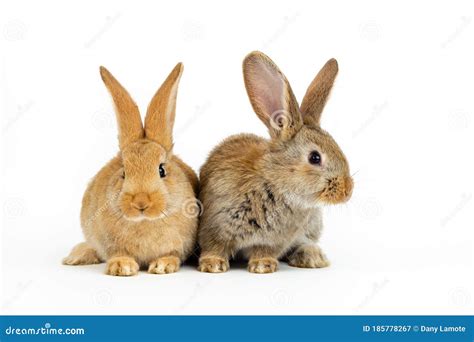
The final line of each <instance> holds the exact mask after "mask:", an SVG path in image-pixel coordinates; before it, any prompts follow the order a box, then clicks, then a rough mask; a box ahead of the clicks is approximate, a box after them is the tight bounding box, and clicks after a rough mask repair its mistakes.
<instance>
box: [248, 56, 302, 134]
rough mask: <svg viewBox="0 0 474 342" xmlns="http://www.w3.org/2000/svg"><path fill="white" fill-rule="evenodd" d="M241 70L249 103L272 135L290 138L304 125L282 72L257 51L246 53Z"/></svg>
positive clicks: (296, 103)
mask: <svg viewBox="0 0 474 342" xmlns="http://www.w3.org/2000/svg"><path fill="white" fill-rule="evenodd" d="M243 70H244V82H245V88H246V89H247V94H248V96H249V98H250V103H251V104H252V107H253V109H254V111H255V113H256V114H257V116H258V117H259V118H260V120H262V121H263V123H264V124H265V125H266V126H267V127H268V129H269V131H270V135H271V137H272V138H278V139H281V140H288V139H291V137H293V136H294V134H295V133H296V132H297V131H298V130H299V129H300V128H301V127H302V126H303V119H302V116H301V113H300V110H299V106H298V102H297V101H296V99H295V95H294V94H293V91H292V90H291V87H290V84H289V83H288V80H287V79H286V77H285V75H283V73H282V72H281V71H280V70H279V69H278V67H277V66H276V65H275V63H273V61H272V60H271V59H270V58H269V57H268V56H266V55H265V54H263V53H262V52H259V51H254V52H251V53H250V54H248V55H247V57H245V59H244V63H243Z"/></svg>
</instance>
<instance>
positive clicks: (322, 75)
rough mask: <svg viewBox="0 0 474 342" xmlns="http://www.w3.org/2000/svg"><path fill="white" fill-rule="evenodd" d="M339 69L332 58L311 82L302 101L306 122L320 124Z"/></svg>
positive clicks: (314, 124) (302, 110)
mask: <svg viewBox="0 0 474 342" xmlns="http://www.w3.org/2000/svg"><path fill="white" fill-rule="evenodd" d="M338 71H339V67H338V65H337V61H336V60H335V59H334V58H332V59H330V60H329V61H327V62H326V64H325V65H324V66H323V67H322V69H321V70H320V71H319V72H318V74H317V75H316V77H315V78H314V80H313V82H311V84H310V86H309V87H308V90H307V91H306V95H305V96H304V98H303V102H302V103H301V112H302V113H303V120H304V123H305V124H307V125H313V126H319V124H320V119H321V113H322V111H323V109H324V106H325V105H326V101H327V100H328V98H329V94H330V93H331V89H332V86H333V84H334V80H335V79H336V76H337V72H338Z"/></svg>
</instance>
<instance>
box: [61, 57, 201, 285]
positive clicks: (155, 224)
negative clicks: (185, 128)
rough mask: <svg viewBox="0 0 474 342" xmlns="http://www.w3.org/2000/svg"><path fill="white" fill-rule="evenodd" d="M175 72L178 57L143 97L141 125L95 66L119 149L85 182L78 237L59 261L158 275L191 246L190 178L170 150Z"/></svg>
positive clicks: (194, 187)
mask: <svg viewBox="0 0 474 342" xmlns="http://www.w3.org/2000/svg"><path fill="white" fill-rule="evenodd" d="M182 72H183V65H182V64H181V63H179V64H177V65H176V67H175V68H174V69H173V71H172V72H171V73H170V75H169V76H168V78H167V79H166V80H165V81H164V83H163V84H162V86H161V87H160V89H159V90H158V91H157V92H156V94H155V95H154V97H153V99H152V100H151V102H150V104H149V106H148V109H147V113H146V118H145V123H144V126H143V125H142V121H141V118H140V113H139V110H138V107H137V105H136V104H135V102H134V101H133V99H132V98H131V97H130V95H129V94H128V92H127V91H126V90H125V88H123V87H122V85H121V84H120V83H119V82H118V81H117V80H116V79H115V78H114V76H112V74H111V73H110V72H109V71H108V70H107V69H106V68H104V67H100V75H101V77H102V80H103V81H104V83H105V85H106V87H107V88H108V90H109V92H110V94H111V96H112V98H113V101H114V104H115V112H116V117H117V122H118V128H119V136H118V138H119V139H118V140H119V148H120V151H119V153H118V155H117V156H116V157H115V158H113V159H112V160H111V161H110V162H108V163H107V164H106V165H105V166H104V167H103V168H102V169H101V170H100V171H99V173H97V175H96V176H95V177H94V178H93V179H92V181H91V182H90V184H89V185H88V187H87V190H86V192H85V194H84V197H83V200H82V210H81V226H82V230H83V233H84V236H85V242H82V243H80V244H78V245H77V246H75V247H74V248H73V250H72V251H71V253H70V254H69V256H67V257H66V258H64V259H63V264H66V265H87V264H96V263H101V262H104V261H106V262H107V266H106V274H108V275H113V276H132V275H136V274H137V272H138V271H139V269H141V268H146V267H147V268H148V272H149V273H155V274H165V273H173V272H176V271H178V270H179V268H180V265H181V263H182V262H183V261H184V260H185V259H186V258H187V257H188V256H189V255H190V254H191V253H192V252H193V251H194V248H195V243H196V238H197V226H198V210H197V209H198V208H197V198H196V197H197V192H198V179H197V175H196V174H195V173H194V171H193V170H192V169H191V168H190V167H189V166H188V165H186V164H185V163H184V162H183V161H182V160H181V159H179V158H178V157H177V156H176V155H174V154H173V141H172V130H173V124H174V119H175V111H176V97H177V90H178V83H179V80H180V77H181V74H182Z"/></svg>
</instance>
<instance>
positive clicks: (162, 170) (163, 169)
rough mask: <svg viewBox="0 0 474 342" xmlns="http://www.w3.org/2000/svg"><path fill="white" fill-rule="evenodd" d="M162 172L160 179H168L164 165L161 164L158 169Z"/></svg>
mask: <svg viewBox="0 0 474 342" xmlns="http://www.w3.org/2000/svg"><path fill="white" fill-rule="evenodd" d="M158 169H159V171H160V177H161V178H164V177H166V170H165V166H164V164H160V167H159V168H158Z"/></svg>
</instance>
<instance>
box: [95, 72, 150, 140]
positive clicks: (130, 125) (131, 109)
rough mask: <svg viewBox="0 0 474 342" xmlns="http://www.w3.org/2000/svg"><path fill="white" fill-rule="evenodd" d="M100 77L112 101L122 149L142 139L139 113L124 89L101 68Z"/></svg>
mask: <svg viewBox="0 0 474 342" xmlns="http://www.w3.org/2000/svg"><path fill="white" fill-rule="evenodd" d="M100 76H101V77H102V80H103V81H104V83H105V86H106V87H107V89H108V90H109V92H110V95H111V96H112V99H113V101H114V105H115V113H116V117H117V123H118V128H119V145H120V149H122V148H124V147H125V146H127V145H128V144H130V143H132V142H134V141H136V140H138V139H140V138H142V137H143V126H142V120H141V118H140V112H139V111H138V107H137V105H136V104H135V102H134V101H133V99H132V98H131V97H130V95H129V93H128V92H127V91H126V90H125V88H124V87H123V86H122V85H121V84H120V83H119V82H118V81H117V80H116V79H115V77H114V76H112V74H111V73H110V72H109V71H108V70H107V69H106V68H104V67H103V66H101V67H100Z"/></svg>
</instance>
